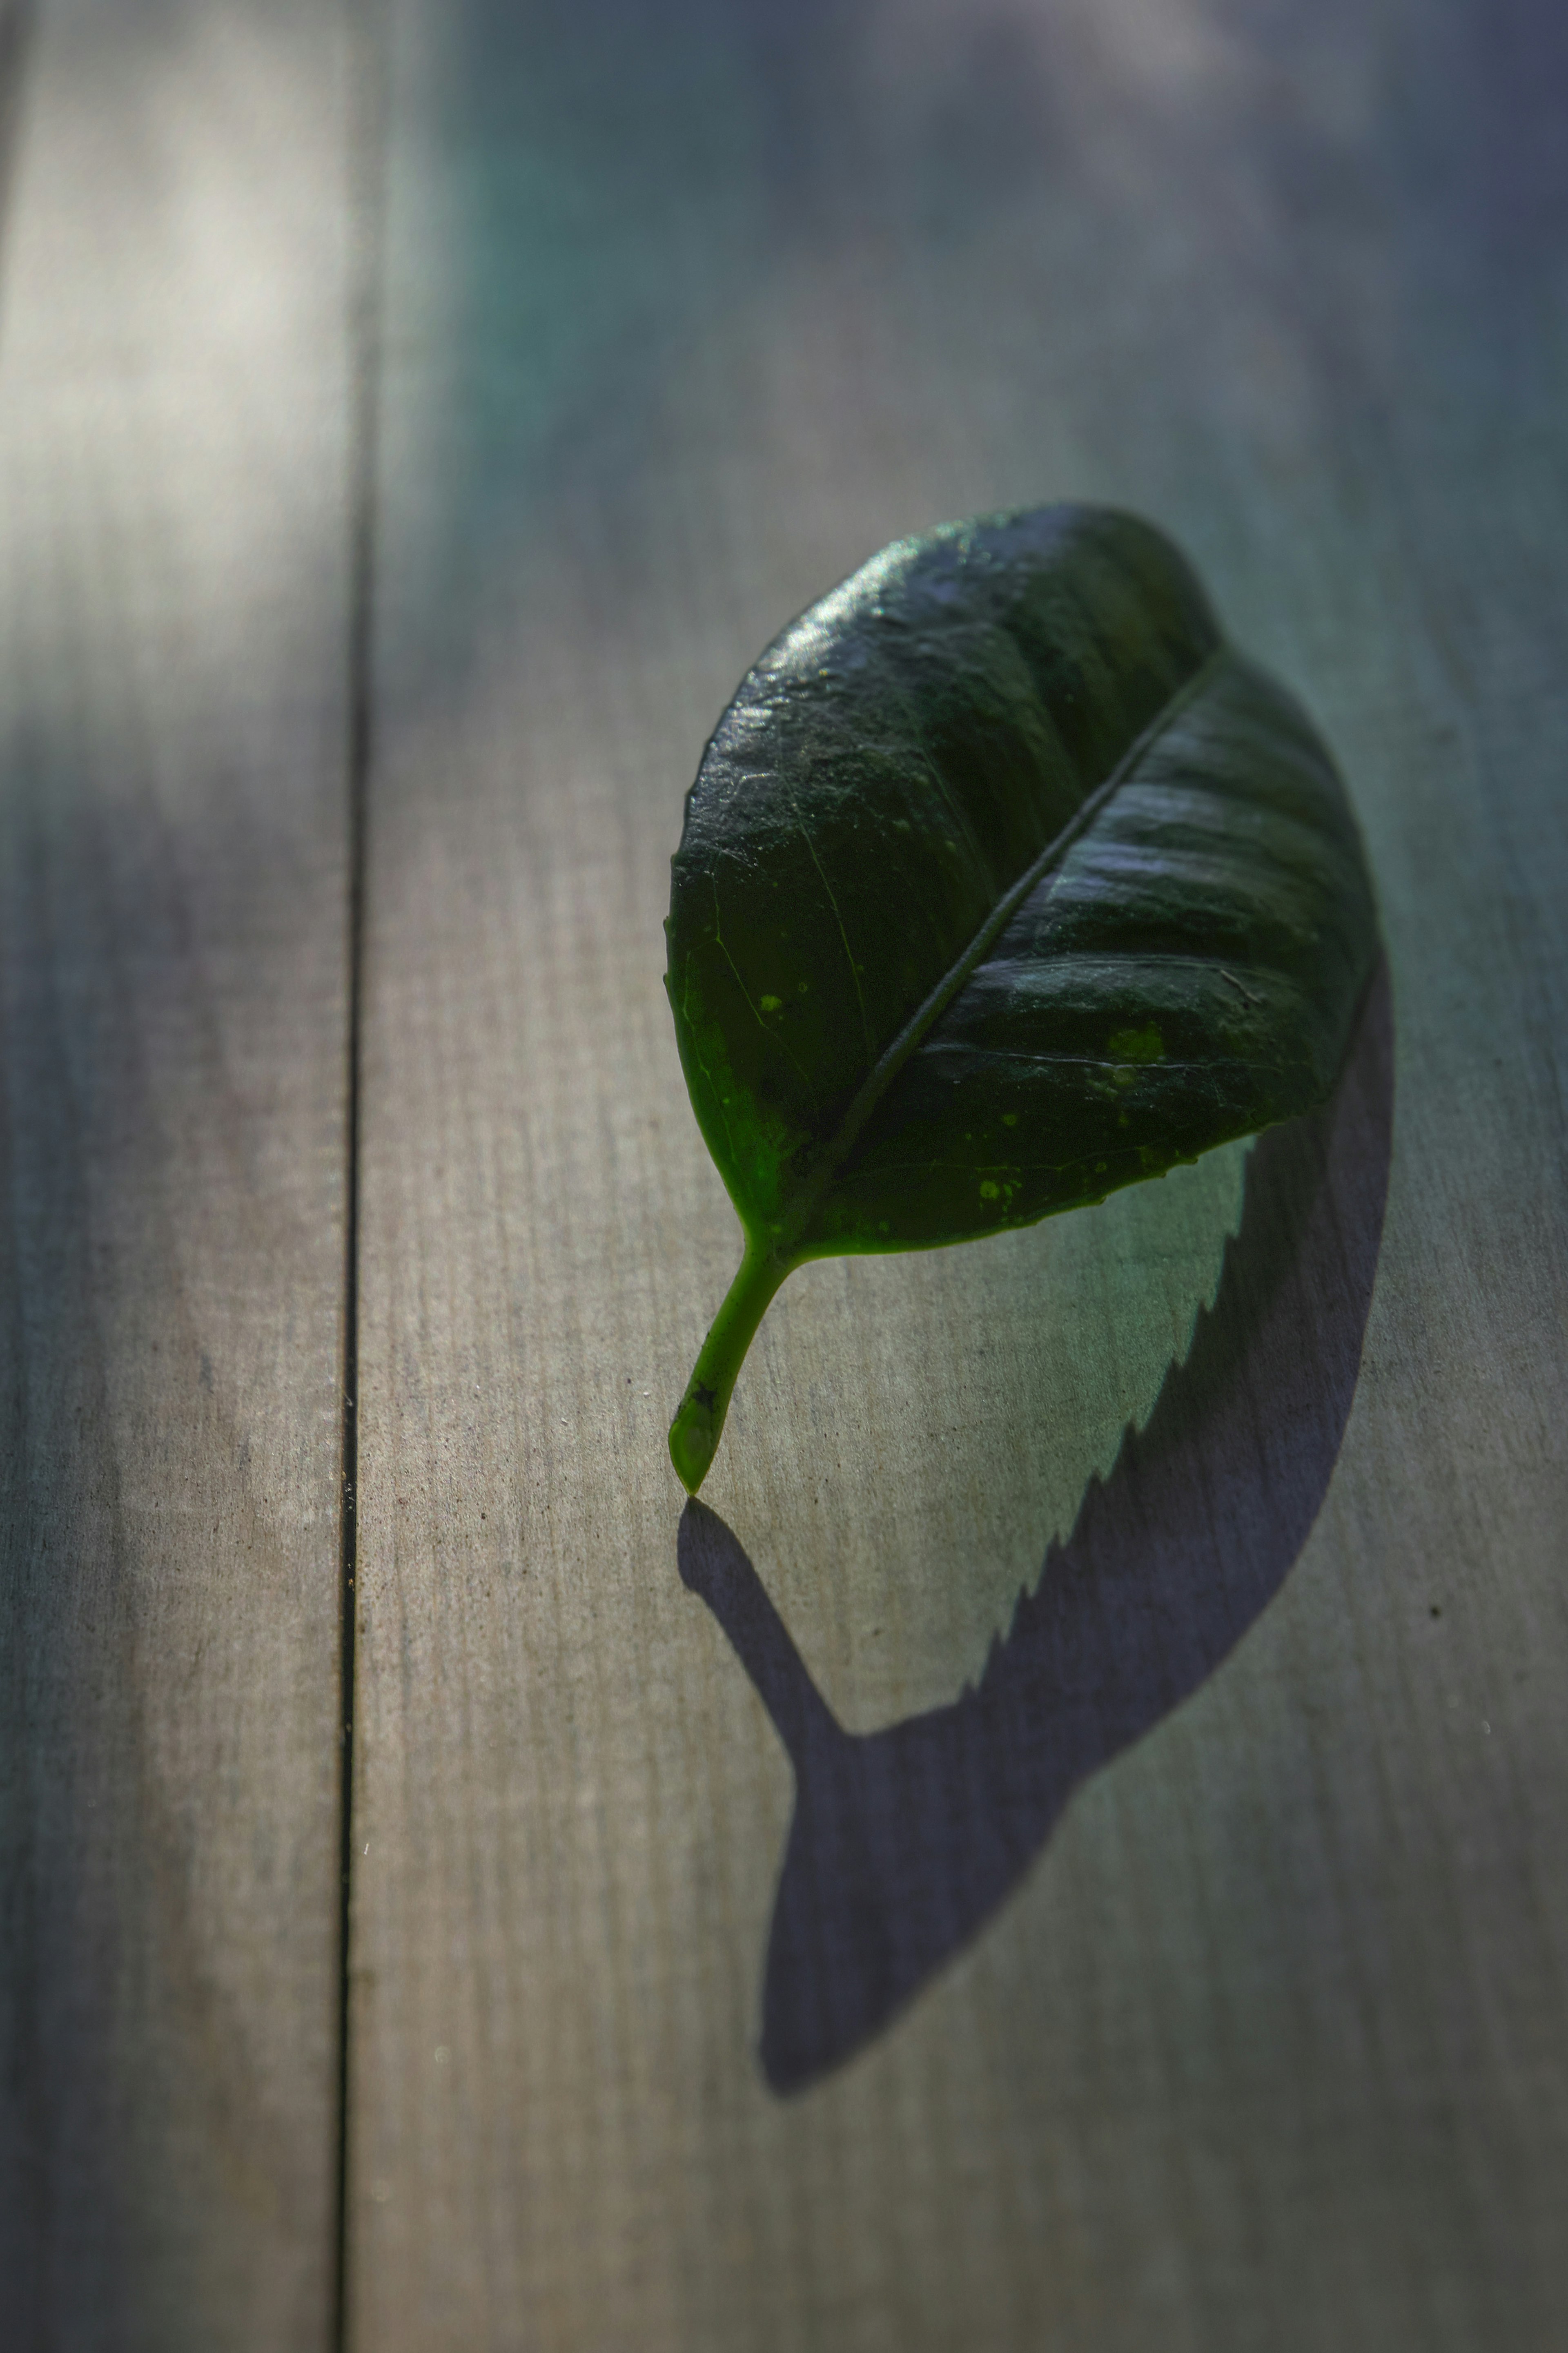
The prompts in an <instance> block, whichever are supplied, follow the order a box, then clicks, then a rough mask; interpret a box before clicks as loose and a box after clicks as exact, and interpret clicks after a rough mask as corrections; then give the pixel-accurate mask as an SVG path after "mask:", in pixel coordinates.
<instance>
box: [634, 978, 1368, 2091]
mask: <svg viewBox="0 0 1568 2353" xmlns="http://www.w3.org/2000/svg"><path fill="white" fill-rule="evenodd" d="M1392 1031H1393V1025H1392V1018H1391V1009H1390V997H1389V987H1388V980H1387V975H1386V971H1385V970H1384V969H1380V970H1379V972H1378V973H1377V975H1376V976H1375V977H1374V979H1373V984H1372V987H1371V988H1370V990H1369V992H1368V996H1367V999H1366V1002H1365V1005H1364V1007H1363V1013H1362V1017H1361V1022H1360V1027H1359V1030H1358V1034H1357V1037H1356V1040H1355V1043H1354V1045H1353V1046H1352V1051H1351V1054H1350V1057H1349V1060H1348V1061H1347V1064H1346V1067H1345V1071H1344V1072H1343V1075H1342V1079H1341V1081H1340V1084H1339V1087H1338V1090H1337V1092H1336V1093H1335V1095H1334V1097H1333V1100H1332V1101H1331V1103H1329V1104H1328V1105H1327V1106H1326V1107H1325V1109H1324V1110H1322V1111H1321V1112H1319V1113H1314V1114H1312V1115H1311V1116H1310V1117H1309V1118H1306V1119H1300V1120H1295V1121H1292V1122H1291V1123H1290V1124H1289V1125H1287V1126H1284V1127H1279V1128H1276V1129H1274V1130H1272V1131H1271V1132H1270V1133H1269V1134H1266V1135H1265V1136H1263V1137H1262V1138H1261V1139H1260V1141H1259V1142H1258V1145H1256V1146H1255V1148H1254V1150H1253V1153H1252V1156H1251V1158H1250V1160H1249V1161H1248V1164H1247V1187H1246V1194H1245V1198H1244V1203H1243V1210H1242V1221H1241V1228H1240V1230H1239V1232H1238V1233H1237V1236H1236V1237H1235V1238H1234V1240H1232V1241H1231V1242H1230V1243H1229V1245H1228V1246H1227V1249H1226V1256H1225V1261H1224V1266H1223V1269H1222V1271H1221V1276H1220V1282H1219V1288H1218V1291H1217V1293H1216V1295H1215V1303H1214V1305H1213V1307H1212V1308H1211V1309H1206V1310H1205V1311H1204V1312H1203V1313H1202V1314H1200V1316H1199V1318H1198V1322H1197V1326H1196V1329H1195V1331H1194V1338H1193V1345H1192V1347H1191V1349H1190V1350H1189V1352H1188V1355H1187V1357H1186V1360H1185V1362H1184V1363H1183V1364H1182V1365H1180V1366H1174V1367H1173V1369H1172V1370H1171V1372H1170V1373H1169V1374H1168V1375H1167V1376H1166V1378H1165V1382H1164V1385H1163V1388H1162V1390H1161V1392H1160V1396H1159V1398H1158V1400H1157V1402H1156V1404H1155V1407H1154V1409H1153V1411H1152V1414H1151V1415H1150V1418H1149V1420H1148V1422H1147V1424H1146V1425H1145V1427H1144V1428H1143V1429H1142V1430H1129V1431H1128V1432H1127V1434H1126V1437H1125V1438H1124V1440H1123V1441H1122V1445H1121V1451H1120V1453H1119V1454H1118V1456H1117V1458H1116V1461H1115V1463H1114V1465H1113V1466H1112V1469H1111V1471H1110V1476H1109V1477H1108V1478H1107V1479H1106V1480H1105V1481H1104V1482H1100V1481H1099V1480H1096V1481H1095V1482H1093V1483H1092V1484H1091V1485H1090V1487H1089V1492H1088V1493H1087V1494H1086V1496H1085V1498H1084V1502H1083V1504H1082V1507H1081V1509H1080V1511H1079V1515H1078V1521H1077V1524H1076V1525H1075V1526H1074V1528H1073V1531H1072V1534H1071V1535H1070V1536H1069V1537H1068V1541H1067V1542H1066V1543H1065V1544H1063V1545H1055V1544H1053V1545H1052V1546H1051V1547H1050V1550H1049V1551H1048V1552H1047V1556H1046V1560H1045V1566H1044V1568H1043V1569H1042V1572H1041V1575H1040V1579H1039V1583H1038V1585H1037V1587H1036V1588H1035V1590H1034V1592H1033V1593H1032V1594H1029V1595H1027V1596H1025V1597H1023V1598H1021V1599H1020V1600H1019V1603H1018V1607H1017V1609H1016V1612H1015V1614H1014V1619H1013V1623H1012V1626H1011V1628H1010V1630H1009V1631H1008V1634H1007V1637H1006V1640H1005V1641H999V1642H996V1643H994V1645H993V1648H992V1651H991V1655H990V1657H989V1659H988V1660H987V1662H986V1665H985V1669H984V1673H983V1675H982V1677H981V1680H980V1683H979V1686H978V1688H977V1689H975V1690H966V1691H965V1692H964V1693H963V1695H962V1697H960V1698H959V1699H958V1700H957V1701H955V1702H954V1704H952V1706H951V1707H943V1708H937V1709H934V1710H932V1711H931V1713H930V1714H928V1715H918V1716H910V1717H909V1718H907V1719H906V1720H905V1721H904V1722H902V1723H900V1724H894V1725H889V1726H888V1727H887V1728H886V1729H885V1730H883V1731H880V1732H875V1733H869V1734H865V1735H859V1736H856V1735H851V1734H848V1733H846V1732H845V1731H844V1730H843V1729H842V1728H841V1726H840V1725H838V1724H837V1722H836V1720H835V1719H834V1717H833V1715H831V1713H830V1712H829V1710H828V1708H827V1706H826V1703H825V1702H824V1701H823V1699H822V1697H821V1695H820V1694H819V1693H818V1692H817V1690H816V1687H815V1685H814V1684H813V1683H812V1681H811V1678H810V1676H809V1675H808V1673H807V1672H806V1670H805V1665H804V1663H803V1662H802V1660H801V1658H800V1654H799V1652H798V1651H796V1649H795V1644H794V1643H793V1642H792V1641H791V1640H790V1637H789V1634H788V1632H787V1630H785V1628H784V1623H783V1621H782V1620H781V1619H780V1618H779V1616H778V1613H777V1611H776V1610H775V1609H773V1604H772V1602H771V1601H770V1600H769V1599H768V1597H767V1594H766V1593H765V1591H764V1590H763V1585H762V1582H761V1579H760V1578H759V1577H758V1576H757V1573H756V1571H755V1569H754V1568H753V1567H752V1564H751V1562H750V1561H749V1560H748V1558H747V1557H746V1555H745V1553H744V1552H743V1551H742V1547H741V1546H740V1544H739V1543H738V1542H737V1540H736V1538H735V1537H734V1536H733V1535H732V1534H731V1531H730V1530H729V1528H728V1527H726V1525H724V1522H723V1521H722V1520H721V1519H720V1518H719V1517H718V1515H717V1514H716V1513H713V1512H711V1511H709V1510H708V1509H707V1508H706V1507H705V1506H704V1505H703V1504H700V1503H696V1502H693V1503H691V1504H689V1505H688V1506H687V1509H686V1512H685V1514H683V1516H682V1519H681V1523H680V1534H679V1565H680V1574H681V1576H682V1577H683V1578H684V1579H685V1581H686V1583H687V1584H688V1585H689V1587H690V1588H692V1590H693V1591H694V1592H696V1593H700V1595H701V1597H702V1599H704V1600H705V1601H706V1602H707V1604H708V1606H709V1608H710V1609H711V1610H712V1611H713V1613H714V1615H715V1617H716V1618H717V1619H718V1620H719V1622H720V1624H721V1626H722V1627H723V1629H724V1631H725V1633H726V1634H727V1635H728V1636H729V1638H730V1641H731V1642H732V1643H733V1645H734V1647H735V1650H736V1651H737V1652H738V1654H739V1656H740V1659H741V1662H742V1665H743V1666H744V1668H745V1670H746V1672H747V1673H748V1674H749V1675H750V1676H751V1678H752V1683H754V1684H755V1686H756V1688H757V1692H758V1694H759V1696H760V1697H761V1699H762V1701H763V1704H764V1705H765V1707H766V1708H767V1710H768V1713H769V1714H770V1715H771V1716H772V1717H773V1723H774V1724H775V1725H776V1726H777V1728H778V1732H779V1736H780V1737H781V1739H782V1740H783V1741H784V1746H785V1747H786V1748H787V1749H788V1751H789V1754H790V1757H791V1760H792V1762H793V1763H794V1766H795V1780H796V1791H795V1819H794V1821H793V1824H792V1826H791V1830H790V1836H789V1843H788V1846H787V1848H786V1851H785V1853H784V1869H783V1872H782V1873H781V1875H780V1879H779V1887H778V1894H777V1898H776V1901H775V1904H774V1907H773V1928H772V1933H771V1936H770V1937H769V1942H768V1956H767V1970H766V1978H765V1982H764V1989H763V2034H762V2062H763V2071H764V2073H766V2075H767V2079H768V2081H769V2083H770V2084H772V2085H773V2088H774V2089H775V2090H776V2091H780V2092H791V2091H797V2090H800V2089H802V2088H803V2087H804V2086H805V2085H806V2084H810V2083H811V2082H813V2081H814V2080H815V2079H816V2077H817V2076H819V2075H821V2074H823V2073H825V2072H826V2070H827V2069H829V2068H831V2067H833V2066H836V2065H837V2064H838V2063H839V2062H840V2061H842V2060H844V2059H846V2058H847V2057H848V2056H849V2054H850V2053H851V2052H854V2051H856V2050H857V2049H858V2048H859V2047H860V2045H861V2044H863V2043H865V2042H868V2041H869V2040H870V2038H871V2037H872V2036H873V2035H875V2034H877V2033H879V2031H880V2030H881V2029H882V2028H883V2027H884V2026H885V2025H886V2024H887V2023H888V2021H889V2019H890V2018H891V2017H892V2015H893V2014H894V2012H895V2011H896V2010H898V2009H899V2008H900V2005H901V2004H902V2003H904V2002H906V2001H908V2000H909V1999H910V1996H911V1995H913V1994H914V1993H915V1992H916V1991H917V1990H918V1989H919V1988H920V1987H921V1985H922V1984H924V1982H925V1980H926V1979H927V1978H929V1977H931V1975H932V1973H933V1972H934V1971H935V1970H937V1969H939V1968H941V1967H942V1964H943V1963H944V1962H945V1961H947V1960H948V1959H949V1958H950V1957H951V1956H952V1954H953V1953H954V1952H956V1951H957V1949H958V1947H960V1946H961V1945H963V1943H965V1942H966V1940H967V1939H968V1938H969V1937H970V1936H973V1934H974V1932H975V1930H976V1929H977V1928H978V1927H979V1926H981V1924H982V1922H983V1921H984V1920H985V1919H986V1918H987V1916H988V1915H990V1914H991V1913H992V1912H994V1910H995V1909H996V1907H997V1905H999V1904H1001V1903H1002V1902H1003V1900H1004V1899H1005V1897H1006V1896H1007V1895H1008V1894H1010V1893H1011V1891H1012V1889H1013V1888H1014V1887H1015V1886H1016V1884H1017V1883H1018V1881H1019V1880H1020V1879H1021V1878H1022V1876H1023V1874H1024V1873H1025V1872H1026V1870H1027V1869H1028V1867H1029V1865H1030V1863H1031V1862H1033V1860H1034V1858H1035V1856H1036V1855H1037V1853H1038V1852H1039V1851H1040V1849H1041V1847H1042V1846H1043V1845H1044V1844H1045V1841H1046V1840H1047V1838H1048V1837H1049V1835H1050V1832H1051V1830H1052V1828H1053V1826H1054V1824H1055V1823H1056V1821H1057V1819H1058V1816H1059V1815H1060V1813H1061V1811H1062V1809H1063V1807H1064V1806H1065V1805H1066V1803H1067V1800H1068V1797H1069V1796H1070V1794H1071V1792H1072V1791H1073V1789H1074V1788H1076V1787H1077V1786H1078V1784H1079V1782H1080V1781H1082V1780H1084V1779H1085V1778H1087V1776H1088V1775H1089V1774H1090V1773H1092V1772H1093V1771H1094V1770H1095V1769H1096V1767H1099V1766H1101V1765H1103V1764H1105V1763H1107V1762H1108V1761H1109V1760H1110V1758H1111V1757H1115V1756H1116V1755H1117V1754H1118V1753H1119V1752H1120V1751H1121V1750H1122V1749H1124V1748H1126V1747H1128V1746H1131V1743H1132V1742H1133V1741H1135V1740H1137V1739H1138V1738H1139V1737H1140V1736H1141V1735H1142V1734H1143V1733H1145V1732H1147V1731H1149V1730H1150V1729H1151V1728H1152V1726H1153V1725H1156V1724H1158V1723H1159V1722H1160V1721H1161V1719H1162V1717H1163V1716H1165V1715H1168V1714H1169V1713H1170V1711H1171V1710H1172V1709H1173V1708H1174V1707H1175V1706H1177V1705H1178V1704H1180V1702H1181V1701H1183V1700H1184V1699H1186V1698H1187V1697H1188V1696H1189V1695H1190V1694H1192V1693H1194V1692H1195V1691H1196V1690H1197V1688H1198V1686H1199V1685H1200V1684H1201V1683H1203V1682H1204V1681H1205V1678H1206V1677H1207V1676H1208V1675H1210V1674H1212V1673H1213V1672H1214V1670H1215V1667H1217V1666H1218V1665H1219V1663H1220V1662H1221V1661H1222V1660H1223V1659H1224V1658H1226V1655H1227V1654H1228V1652H1229V1651H1231V1650H1232V1649H1233V1648H1234V1647H1235V1645H1236V1644H1237V1642H1238V1641H1240V1639H1241V1637H1242V1635H1243V1634H1244V1633H1246V1631H1247V1628H1248V1627H1249V1626H1250V1625H1251V1624H1252V1623H1253V1621H1254V1620H1255V1619H1256V1618H1257V1617H1258V1615H1259V1613H1260V1612H1261V1611H1262V1610H1263V1609H1265V1608H1266V1607H1267V1605H1268V1602H1269V1601H1270V1599H1272V1598H1273V1596H1274V1595H1275V1594H1276V1593H1277V1592H1278V1591H1279V1588H1280V1586H1281V1585H1282V1584H1283V1582H1284V1580H1285V1578H1286V1577H1287V1576H1288V1575H1289V1571H1290V1569H1291V1567H1292V1566H1293V1565H1294V1563H1295V1561H1296V1559H1297V1557H1298V1556H1299V1555H1300V1550H1301V1547H1302V1546H1303V1544H1304V1543H1305V1542H1306V1539H1307V1536H1308V1535H1309V1534H1310V1530H1311V1527H1312V1524H1313V1522H1314V1520H1315V1519H1316V1518H1317V1515H1318V1513H1319V1510H1320V1508H1321V1504H1322V1501H1323V1497H1324V1495H1325V1494H1326V1493H1327V1491H1328V1486H1329V1482H1330V1479H1331V1476H1332V1473H1333V1468H1334V1463H1335V1461H1336V1459H1337V1457H1338V1454H1339V1451H1340V1442H1341V1440H1342V1436H1343V1434H1344V1428H1345V1423H1346V1421H1347V1419H1348V1418H1349V1414H1350V1408H1351V1400H1352V1397H1353V1396H1354V1394H1355V1387H1356V1380H1357V1376H1358V1374H1359V1371H1360V1366H1361V1353H1362V1339H1363V1333H1364V1331H1365V1327H1366V1319H1367V1314H1368V1310H1369V1308H1370V1305H1371V1302H1372V1292H1373V1279H1374V1276H1375V1273H1376V1269H1377V1259H1378V1249H1379V1244H1380V1241H1381V1238H1382V1232H1383V1215H1384V1200H1385V1198H1386V1194H1387V1187H1388V1166H1389V1153H1390V1145H1391V1141H1392V1127H1393V1108H1394V1079H1393V1034H1392Z"/></svg>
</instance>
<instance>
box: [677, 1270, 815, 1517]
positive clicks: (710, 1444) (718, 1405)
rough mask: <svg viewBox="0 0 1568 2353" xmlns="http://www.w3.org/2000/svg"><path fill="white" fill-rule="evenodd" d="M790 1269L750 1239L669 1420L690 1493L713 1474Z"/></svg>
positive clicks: (678, 1462) (680, 1466) (683, 1475)
mask: <svg viewBox="0 0 1568 2353" xmlns="http://www.w3.org/2000/svg"><path fill="white" fill-rule="evenodd" d="M789 1271H790V1262H789V1261H784V1263H783V1264H782V1265H781V1263H780V1262H779V1261H778V1260H777V1259H776V1258H774V1256H773V1252H772V1251H771V1250H763V1249H759V1248H758V1246H757V1245H756V1244H755V1243H754V1242H748V1243H747V1245H746V1254H745V1256H744V1257H743V1258H742V1261H741V1268H740V1272H739V1273H738V1274H737V1275H736V1277H735V1280H734V1282H732V1283H731V1285H730V1288H729V1290H728V1291H727V1292H726V1293H725V1294H724V1303H723V1305H722V1306H721V1308H720V1310H719V1313H718V1314H717V1315H715V1317H714V1318H713V1323H712V1326H711V1328H710V1331H709V1334H708V1337H707V1338H706V1340H704V1341H703V1343H702V1353H701V1354H700V1356H699V1357H698V1359H697V1362H696V1364H695V1366H693V1367H692V1373H691V1378H690V1379H689V1381H688V1382H687V1384H686V1395H685V1396H684V1397H683V1398H682V1399H681V1401H680V1410H679V1413H678V1414H677V1415H676V1417H675V1419H674V1420H673V1421H672V1422H671V1423H670V1425H669V1459H670V1461H672V1462H673V1463H674V1465H675V1467H676V1469H677V1471H678V1472H679V1474H680V1478H681V1482H682V1483H683V1485H684V1486H685V1488H686V1490H687V1493H689V1494H692V1495H695V1494H696V1493H697V1490H698V1489H699V1487H700V1486H701V1484H702V1482H703V1480H704V1479H706V1477H707V1476H708V1469H709V1465H710V1463H711V1461H712V1460H713V1457H714V1454H715V1452H716V1451H717V1450H718V1445H719V1438H720V1433H721V1431H722V1430H723V1427H724V1417H725V1415H726V1414H727V1413H728V1412H729V1410H730V1398H731V1391H732V1390H733V1388H734V1387H735V1378H736V1376H737V1374H738V1373H739V1372H740V1369H741V1366H742V1363H743V1362H744V1360H745V1355H746V1351H747V1349H748V1348H749V1347H750V1346H751V1345H752V1340H753V1339H754V1338H755V1337H756V1331H757V1326H758V1324H760V1323H761V1322H762V1320H763V1316H764V1315H765V1314H766V1313H767V1309H768V1302H769V1301H770V1300H771V1299H772V1297H773V1293H774V1292H775V1291H776V1290H777V1289H778V1287H779V1285H780V1283H781V1282H783V1281H784V1277H785V1275H786V1274H787V1273H788V1272H789Z"/></svg>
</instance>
